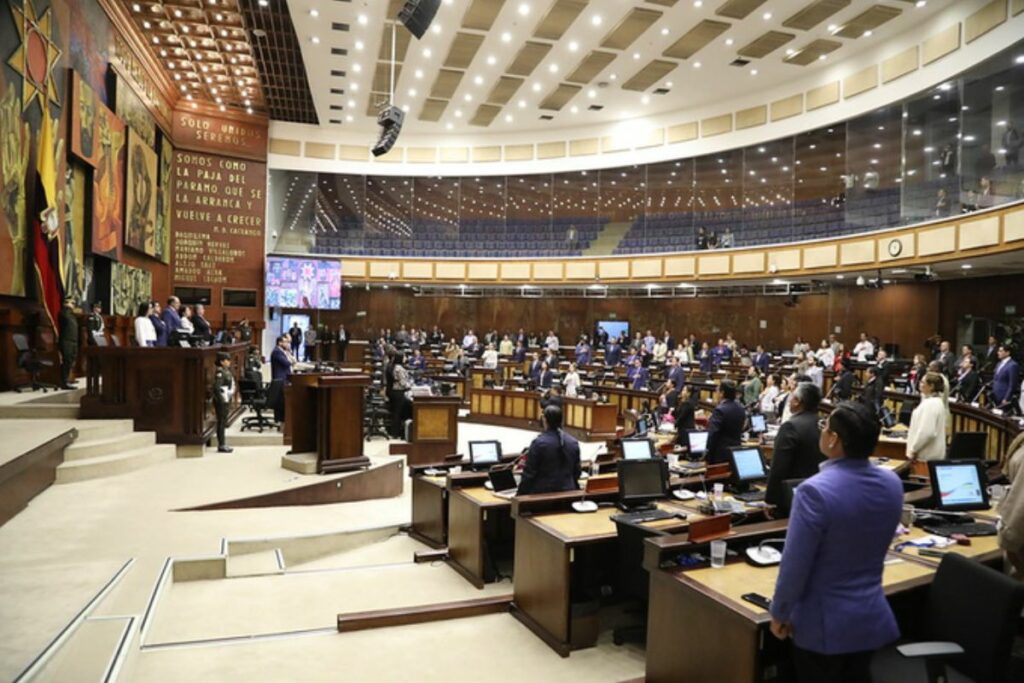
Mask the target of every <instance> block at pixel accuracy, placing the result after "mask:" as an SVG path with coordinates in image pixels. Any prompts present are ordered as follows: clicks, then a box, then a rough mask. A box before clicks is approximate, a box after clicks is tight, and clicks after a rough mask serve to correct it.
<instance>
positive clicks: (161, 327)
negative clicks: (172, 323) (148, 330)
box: [149, 313, 167, 346]
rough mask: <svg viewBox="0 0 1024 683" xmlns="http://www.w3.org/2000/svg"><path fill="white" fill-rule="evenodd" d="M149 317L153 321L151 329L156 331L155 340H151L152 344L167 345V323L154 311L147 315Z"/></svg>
mask: <svg viewBox="0 0 1024 683" xmlns="http://www.w3.org/2000/svg"><path fill="white" fill-rule="evenodd" d="M149 319H150V320H152V321H153V329H154V330H155V331H156V341H155V342H153V346H167V323H165V322H164V321H163V320H162V319H161V318H160V316H158V315H156V314H155V313H154V314H153V315H151V316H149Z"/></svg>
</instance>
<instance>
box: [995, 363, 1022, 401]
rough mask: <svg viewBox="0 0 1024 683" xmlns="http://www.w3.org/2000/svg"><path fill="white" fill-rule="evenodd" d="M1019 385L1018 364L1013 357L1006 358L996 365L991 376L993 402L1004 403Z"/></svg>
mask: <svg viewBox="0 0 1024 683" xmlns="http://www.w3.org/2000/svg"><path fill="white" fill-rule="evenodd" d="M1019 385H1020V366H1018V365H1017V361H1015V360H1014V359H1013V358H1007V359H1006V360H1005V361H1001V362H1000V363H999V365H997V366H996V373H995V375H994V376H993V377H992V396H993V398H994V402H995V404H996V405H997V406H998V405H1000V404H1003V403H1006V402H1007V401H1009V400H1010V399H1011V398H1012V397H1013V394H1014V392H1015V391H1016V390H1017V387H1018V386H1019Z"/></svg>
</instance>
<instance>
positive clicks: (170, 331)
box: [160, 296, 181, 341]
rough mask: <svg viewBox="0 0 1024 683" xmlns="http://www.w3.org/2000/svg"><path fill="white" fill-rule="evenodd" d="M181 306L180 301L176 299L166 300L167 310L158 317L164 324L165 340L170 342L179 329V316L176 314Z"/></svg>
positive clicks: (174, 297) (173, 297)
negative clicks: (165, 330)
mask: <svg viewBox="0 0 1024 683" xmlns="http://www.w3.org/2000/svg"><path fill="white" fill-rule="evenodd" d="M180 306H181V301H179V300H178V297H176V296H172V297H170V298H168V299H167V308H165V309H164V312H163V313H162V314H161V315H160V317H161V318H162V319H163V321H164V324H165V325H166V326H167V339H168V341H170V340H171V339H172V338H173V337H174V333H175V332H177V331H178V330H179V329H181V316H180V315H179V314H178V308H179V307H180Z"/></svg>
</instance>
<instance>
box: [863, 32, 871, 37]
mask: <svg viewBox="0 0 1024 683" xmlns="http://www.w3.org/2000/svg"><path fill="white" fill-rule="evenodd" d="M863 35H864V37H865V38H870V37H871V31H864V33H863Z"/></svg>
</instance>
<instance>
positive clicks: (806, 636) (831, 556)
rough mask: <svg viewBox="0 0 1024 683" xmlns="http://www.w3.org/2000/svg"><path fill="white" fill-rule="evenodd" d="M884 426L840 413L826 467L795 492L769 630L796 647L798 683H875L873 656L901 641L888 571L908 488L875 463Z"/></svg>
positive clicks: (857, 412)
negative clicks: (887, 588) (886, 584)
mask: <svg viewBox="0 0 1024 683" xmlns="http://www.w3.org/2000/svg"><path fill="white" fill-rule="evenodd" d="M879 431H880V428H879V424H878V420H877V419H876V418H875V415H874V414H873V413H872V412H871V410H870V409H869V408H868V407H867V406H865V405H863V404H859V403H844V404H842V405H840V406H839V407H837V408H836V409H835V410H834V411H832V414H831V415H830V416H829V417H828V420H827V421H826V424H825V428H824V429H823V430H822V432H821V439H820V441H819V448H820V449H821V452H822V453H823V454H824V455H825V456H826V457H827V458H828V462H826V463H824V464H823V465H822V466H821V471H820V473H819V474H817V475H815V476H813V477H811V478H810V479H807V480H806V481H805V482H803V483H802V484H800V486H799V487H797V489H796V492H795V493H794V496H793V510H792V513H791V514H790V518H789V529H788V531H787V533H786V546H785V549H784V550H783V553H782V564H781V566H780V567H779V576H778V579H777V581H776V584H775V595H774V597H773V599H772V603H771V608H770V610H769V611H770V612H771V618H772V621H771V631H772V634H774V635H775V637H776V638H779V639H780V640H784V639H786V638H792V639H793V663H794V665H795V669H796V679H797V681H798V682H799V683H818V682H819V681H870V680H871V670H870V669H871V656H872V653H873V652H874V651H875V650H877V649H878V648H880V647H882V646H884V645H886V644H888V643H891V642H892V641H894V640H896V638H898V637H899V628H898V626H897V625H896V618H895V616H894V615H893V612H892V608H890V607H889V603H888V601H887V600H886V598H885V593H884V592H883V591H882V570H883V567H884V562H885V557H886V553H887V552H888V550H889V544H890V543H891V542H892V537H893V532H894V530H895V529H896V525H897V524H898V523H899V521H900V514H901V512H902V509H903V485H902V484H901V483H900V480H899V477H897V476H896V475H895V474H894V473H892V472H890V471H889V470H887V469H884V468H881V467H875V466H874V465H872V464H871V462H870V460H869V456H870V455H871V454H872V453H873V452H874V451H875V447H876V445H877V444H878V435H879Z"/></svg>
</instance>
